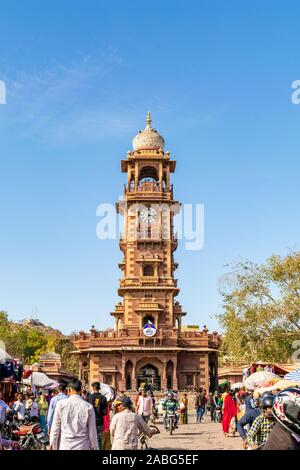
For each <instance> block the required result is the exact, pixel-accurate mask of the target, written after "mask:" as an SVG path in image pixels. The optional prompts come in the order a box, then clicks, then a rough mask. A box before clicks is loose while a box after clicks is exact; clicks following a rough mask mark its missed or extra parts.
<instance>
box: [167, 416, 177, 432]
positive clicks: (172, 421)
mask: <svg viewBox="0 0 300 470" xmlns="http://www.w3.org/2000/svg"><path fill="white" fill-rule="evenodd" d="M176 418H177V415H176V413H175V412H172V411H167V416H166V420H165V427H166V430H167V431H169V433H170V436H172V434H173V431H174V429H176V428H177V419H176Z"/></svg>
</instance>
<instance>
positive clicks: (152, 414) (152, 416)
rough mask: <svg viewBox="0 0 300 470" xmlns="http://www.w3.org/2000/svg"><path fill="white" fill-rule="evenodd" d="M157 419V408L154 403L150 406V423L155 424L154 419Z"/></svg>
mask: <svg viewBox="0 0 300 470" xmlns="http://www.w3.org/2000/svg"><path fill="white" fill-rule="evenodd" d="M156 419H158V408H157V406H156V405H153V407H152V413H151V416H150V420H151V423H153V424H155V420H156Z"/></svg>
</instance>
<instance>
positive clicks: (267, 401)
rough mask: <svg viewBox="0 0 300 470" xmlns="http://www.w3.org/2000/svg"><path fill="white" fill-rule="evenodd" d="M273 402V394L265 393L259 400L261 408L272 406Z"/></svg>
mask: <svg viewBox="0 0 300 470" xmlns="http://www.w3.org/2000/svg"><path fill="white" fill-rule="evenodd" d="M273 403H274V395H265V396H263V397H262V400H261V407H262V409H263V410H265V409H266V408H272V406H273Z"/></svg>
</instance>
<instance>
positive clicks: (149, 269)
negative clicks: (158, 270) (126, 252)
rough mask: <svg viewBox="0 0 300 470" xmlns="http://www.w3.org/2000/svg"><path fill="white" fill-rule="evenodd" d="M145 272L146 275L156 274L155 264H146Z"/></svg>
mask: <svg viewBox="0 0 300 470" xmlns="http://www.w3.org/2000/svg"><path fill="white" fill-rule="evenodd" d="M143 274H144V276H154V268H153V266H151V265H150V264H148V265H147V266H144V270H143Z"/></svg>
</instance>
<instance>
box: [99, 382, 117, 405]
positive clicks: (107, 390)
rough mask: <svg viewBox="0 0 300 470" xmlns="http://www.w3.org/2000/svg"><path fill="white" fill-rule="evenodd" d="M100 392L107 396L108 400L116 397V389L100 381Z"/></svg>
mask: <svg viewBox="0 0 300 470" xmlns="http://www.w3.org/2000/svg"><path fill="white" fill-rule="evenodd" d="M100 393H102V395H104V396H105V398H106V400H107V401H110V400H113V398H114V391H113V389H112V388H111V387H110V386H109V385H107V384H104V383H102V382H100Z"/></svg>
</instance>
